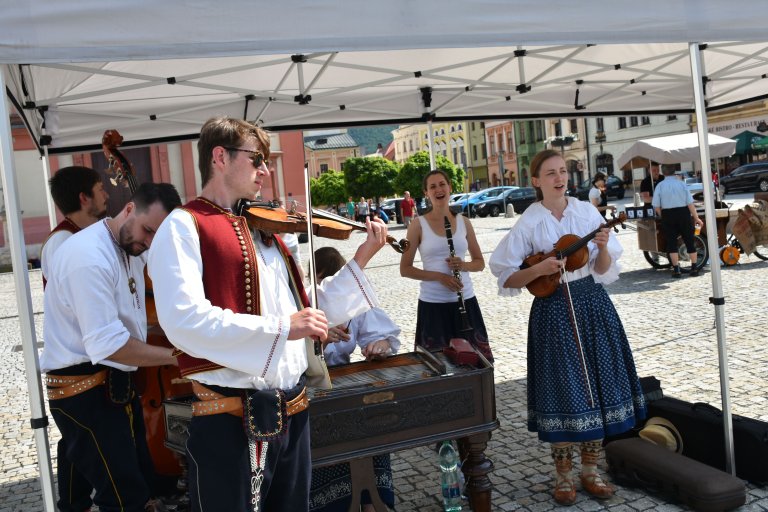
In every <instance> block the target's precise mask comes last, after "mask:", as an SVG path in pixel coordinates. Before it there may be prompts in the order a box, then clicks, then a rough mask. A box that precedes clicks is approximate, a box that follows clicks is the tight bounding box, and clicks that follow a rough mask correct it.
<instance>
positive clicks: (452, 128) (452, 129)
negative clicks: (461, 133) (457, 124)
mask: <svg viewBox="0 0 768 512" xmlns="http://www.w3.org/2000/svg"><path fill="white" fill-rule="evenodd" d="M455 131H456V128H454V126H453V125H451V133H453V132H455Z"/></svg>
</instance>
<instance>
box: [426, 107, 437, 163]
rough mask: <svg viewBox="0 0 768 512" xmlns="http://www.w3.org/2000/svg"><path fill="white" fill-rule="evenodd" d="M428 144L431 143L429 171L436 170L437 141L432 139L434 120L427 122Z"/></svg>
mask: <svg viewBox="0 0 768 512" xmlns="http://www.w3.org/2000/svg"><path fill="white" fill-rule="evenodd" d="M427 142H428V143H429V170H430V171H434V170H435V147H434V146H435V139H434V137H432V118H431V117H430V119H429V121H427Z"/></svg>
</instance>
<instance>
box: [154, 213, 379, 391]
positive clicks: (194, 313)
mask: <svg viewBox="0 0 768 512" xmlns="http://www.w3.org/2000/svg"><path fill="white" fill-rule="evenodd" d="M252 238H253V237H252ZM255 238H256V242H255V245H256V252H257V253H258V257H257V258H256V261H257V264H258V270H259V282H260V285H261V286H260V289H259V296H260V301H261V302H260V304H261V314H260V315H250V314H238V313H234V312H233V311H232V310H229V309H222V308H220V307H216V306H213V305H212V304H211V302H210V301H209V300H208V299H207V298H206V297H205V292H204V289H203V279H202V272H203V263H202V258H201V256H200V239H199V236H198V233H197V230H196V229H195V224H194V220H193V218H192V216H191V215H190V214H189V212H186V211H184V210H180V209H177V210H174V211H173V212H171V214H170V215H168V217H167V218H166V219H165V220H164V221H163V223H162V224H161V225H160V228H159V229H158V230H157V233H156V234H155V237H154V239H153V241H152V246H151V248H150V250H149V261H148V272H149V276H150V277H151V278H152V283H153V290H154V294H155V304H156V307H157V316H158V319H159V321H160V325H161V327H162V328H163V330H164V331H165V335H166V336H167V337H168V340H169V341H170V342H171V343H172V344H173V345H174V346H176V347H178V348H179V349H181V350H183V351H184V352H186V353H187V354H189V355H191V356H193V357H198V358H203V359H207V360H209V361H212V362H214V363H217V364H219V365H221V366H223V367H224V368H221V369H218V370H213V371H207V372H200V373H196V374H194V376H193V378H194V379H195V380H197V381H200V382H202V383H203V384H214V385H220V386H226V387H233V388H246V389H275V388H277V389H287V388H289V387H293V386H295V385H296V384H297V383H298V381H299V378H300V377H301V374H302V373H304V370H306V368H307V354H306V349H305V341H304V339H298V340H288V332H289V330H290V315H292V314H293V313H295V312H296V311H297V307H296V303H295V301H294V298H293V295H292V293H291V290H290V288H289V276H288V270H287V268H286V265H285V260H284V259H283V257H282V255H281V254H280V252H279V250H278V249H277V246H276V245H275V244H272V246H271V247H266V246H265V245H264V244H263V243H262V242H261V239H260V237H258V236H257V237H255ZM221 271H222V272H223V271H226V269H221ZM265 292H266V293H265ZM318 295H319V298H318V300H319V301H322V302H323V303H324V304H328V307H327V308H326V309H325V314H326V316H327V318H328V321H329V324H330V325H337V324H341V323H344V322H346V321H347V320H349V319H350V318H352V317H353V316H356V315H358V314H360V313H363V312H365V311H367V310H369V309H370V308H371V307H375V306H378V300H377V298H376V295H375V293H374V291H373V288H372V286H371V285H370V283H369V282H368V280H367V278H366V277H365V274H363V272H362V270H361V269H360V267H359V266H358V265H357V263H355V262H354V260H352V261H350V262H349V263H347V265H345V266H344V268H342V270H340V271H339V273H338V274H337V275H336V276H333V277H329V278H326V279H324V280H323V283H322V285H320V286H318Z"/></svg>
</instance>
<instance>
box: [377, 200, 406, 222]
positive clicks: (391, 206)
mask: <svg viewBox="0 0 768 512" xmlns="http://www.w3.org/2000/svg"><path fill="white" fill-rule="evenodd" d="M402 200H403V198H402V197H396V198H394V199H385V200H384V201H382V202H381V209H382V210H383V211H384V213H385V214H386V215H387V217H389V219H390V220H395V222H396V223H397V224H402V223H403V217H402V215H401V213H400V201H402Z"/></svg>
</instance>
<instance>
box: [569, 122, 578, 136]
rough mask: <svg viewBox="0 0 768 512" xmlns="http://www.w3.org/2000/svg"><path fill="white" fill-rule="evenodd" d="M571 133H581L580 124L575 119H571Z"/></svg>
mask: <svg viewBox="0 0 768 512" xmlns="http://www.w3.org/2000/svg"><path fill="white" fill-rule="evenodd" d="M570 124H571V133H579V124H578V123H577V122H576V120H575V119H570Z"/></svg>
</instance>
